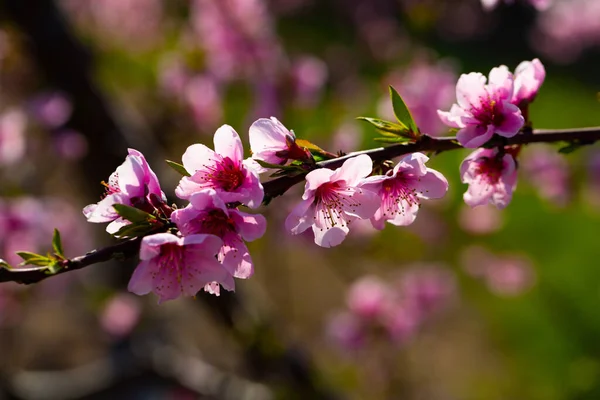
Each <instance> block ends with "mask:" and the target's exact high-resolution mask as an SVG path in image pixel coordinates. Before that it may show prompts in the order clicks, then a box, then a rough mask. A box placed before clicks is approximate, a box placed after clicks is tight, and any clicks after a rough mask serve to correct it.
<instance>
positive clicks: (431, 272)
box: [400, 265, 456, 318]
mask: <svg viewBox="0 0 600 400" xmlns="http://www.w3.org/2000/svg"><path fill="white" fill-rule="evenodd" d="M400 292H401V293H402V296H403V298H404V301H406V302H408V303H409V304H412V305H413V306H414V307H415V308H416V310H417V312H418V315H420V318H426V317H427V316H429V315H431V314H432V313H434V312H436V311H437V310H439V309H442V308H443V307H444V306H445V305H447V304H448V303H449V302H450V301H452V300H453V298H454V297H455V295H456V282H455V279H454V275H453V274H452V272H450V271H448V270H446V269H443V268H441V267H436V266H429V265H427V266H419V267H415V268H413V269H411V270H409V271H407V272H405V273H404V274H403V276H402V278H401V280H400Z"/></svg>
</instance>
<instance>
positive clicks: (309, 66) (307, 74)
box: [291, 55, 329, 106]
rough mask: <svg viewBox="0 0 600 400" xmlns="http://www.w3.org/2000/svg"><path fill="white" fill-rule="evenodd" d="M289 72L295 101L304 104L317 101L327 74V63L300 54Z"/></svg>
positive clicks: (311, 103) (308, 104) (307, 104)
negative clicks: (292, 81)
mask: <svg viewBox="0 0 600 400" xmlns="http://www.w3.org/2000/svg"><path fill="white" fill-rule="evenodd" d="M291 74H292V78H293V80H294V84H295V85H294V86H295V91H296V94H295V97H296V98H297V101H298V102H299V103H300V104H301V105H304V106H311V105H314V104H315V103H317V102H318V101H319V98H320V96H321V92H322V91H323V86H324V85H325V82H326V81H327V76H328V74H329V73H328V70H327V64H325V63H324V62H323V61H322V60H320V59H318V58H316V57H313V56H308V55H307V56H302V57H300V58H298V59H297V60H295V61H294V65H293V66H292V70H291Z"/></svg>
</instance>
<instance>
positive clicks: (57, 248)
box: [52, 229, 65, 257]
mask: <svg viewBox="0 0 600 400" xmlns="http://www.w3.org/2000/svg"><path fill="white" fill-rule="evenodd" d="M52 249H53V250H54V254H56V255H57V256H60V257H64V256H65V254H64V251H63V246H62V241H61V239H60V232H59V231H58V229H54V236H53V237H52Z"/></svg>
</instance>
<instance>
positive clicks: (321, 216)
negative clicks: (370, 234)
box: [285, 155, 380, 247]
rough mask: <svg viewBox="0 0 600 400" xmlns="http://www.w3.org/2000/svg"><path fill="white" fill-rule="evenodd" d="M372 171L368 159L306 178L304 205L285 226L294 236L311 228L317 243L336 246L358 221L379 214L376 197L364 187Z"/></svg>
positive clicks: (289, 218)
mask: <svg viewBox="0 0 600 400" xmlns="http://www.w3.org/2000/svg"><path fill="white" fill-rule="evenodd" d="M372 168H373V161H372V160H371V158H370V157H369V156H368V155H360V156H357V157H353V158H350V159H348V160H346V161H345V162H344V164H343V165H342V166H341V167H340V168H338V169H336V170H335V171H332V170H329V169H325V168H319V169H316V170H313V171H311V172H309V173H308V175H306V185H305V188H304V194H303V195H302V201H301V202H300V203H299V204H298V205H297V206H296V207H295V208H294V209H293V210H292V212H291V213H290V215H288V217H287V219H286V221H285V226H286V229H287V230H289V231H290V232H291V233H292V234H293V235H298V234H300V233H302V232H304V231H305V230H307V229H308V228H310V227H312V230H313V233H314V236H315V243H316V244H318V245H319V246H322V247H333V246H337V245H339V244H340V243H342V242H343V241H344V239H345V238H346V235H347V234H348V232H349V230H350V228H349V225H350V223H351V222H352V221H354V220H356V219H368V218H371V217H372V216H373V214H374V213H375V211H376V210H377V208H378V206H379V203H380V199H379V197H378V196H377V194H376V193H374V192H371V191H369V190H366V189H363V188H362V187H361V185H362V181H363V180H364V178H366V177H367V176H368V175H369V174H370V173H371V170H372Z"/></svg>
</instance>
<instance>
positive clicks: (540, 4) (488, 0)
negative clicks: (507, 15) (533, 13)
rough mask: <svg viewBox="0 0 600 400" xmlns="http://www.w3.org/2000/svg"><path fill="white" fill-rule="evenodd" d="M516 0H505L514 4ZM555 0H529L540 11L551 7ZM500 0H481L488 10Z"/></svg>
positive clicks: (494, 6)
mask: <svg viewBox="0 0 600 400" xmlns="http://www.w3.org/2000/svg"><path fill="white" fill-rule="evenodd" d="M513 1H514V0H504V2H505V3H508V4H512V3H513ZM552 1H553V0H529V4H531V5H532V6H533V7H535V8H536V9H538V10H539V11H543V10H545V9H547V8H548V7H550V4H552ZM499 2H500V0H481V4H482V5H483V8H485V9H486V10H492V9H494V8H496V6H497V5H498V3H499Z"/></svg>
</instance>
